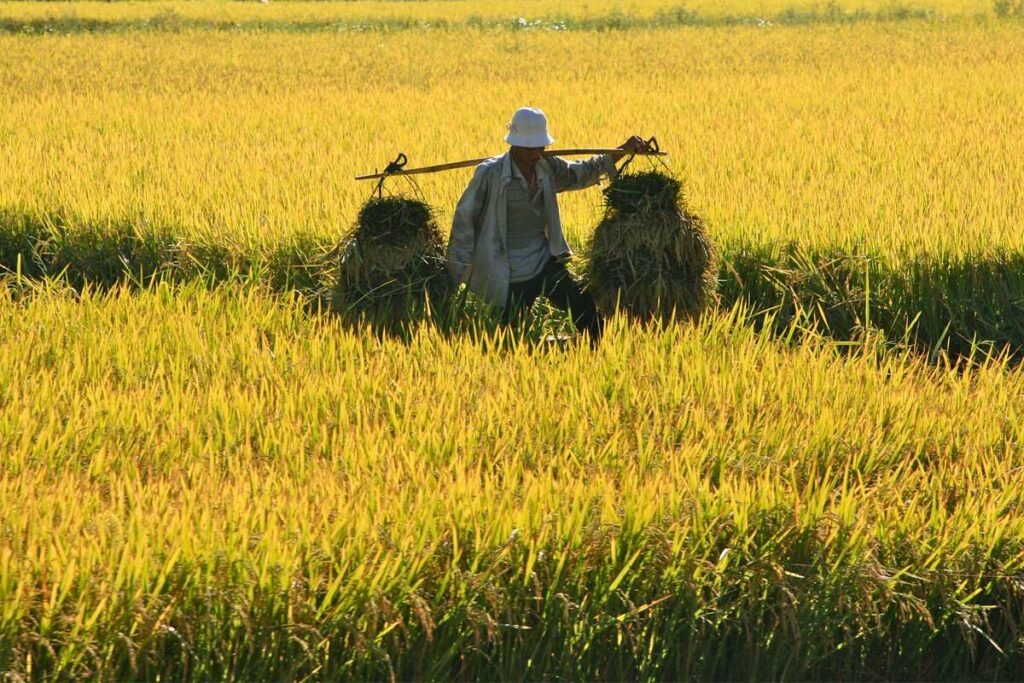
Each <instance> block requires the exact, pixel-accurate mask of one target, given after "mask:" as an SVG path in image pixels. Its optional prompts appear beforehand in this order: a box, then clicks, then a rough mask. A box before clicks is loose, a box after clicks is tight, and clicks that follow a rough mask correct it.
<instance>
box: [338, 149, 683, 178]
mask: <svg viewBox="0 0 1024 683" xmlns="http://www.w3.org/2000/svg"><path fill="white" fill-rule="evenodd" d="M619 152H622V150H621V149H619V148H617V147H614V148H609V147H582V148H577V149H547V150H544V151H543V152H541V155H542V156H546V157H556V156H557V157H562V156H565V157H571V156H580V155H586V154H616V153H619ZM636 154H637V156H659V157H665V156H668V152H662V151H653V150H652V151H649V152H637V153H636ZM493 158H494V157H480V158H479V159H466V160H465V161H452V162H449V163H447V164H436V165H434V166H421V167H419V168H403V169H401V170H399V171H394V172H392V173H369V174H367V175H357V176H356V180H375V179H377V178H384V177H387V176H398V175H416V174H417V173H437V172H439V171H451V170H454V169H456V168H469V167H470V166H478V165H480V164H482V163H483V162H485V161H487V160H488V159H493Z"/></svg>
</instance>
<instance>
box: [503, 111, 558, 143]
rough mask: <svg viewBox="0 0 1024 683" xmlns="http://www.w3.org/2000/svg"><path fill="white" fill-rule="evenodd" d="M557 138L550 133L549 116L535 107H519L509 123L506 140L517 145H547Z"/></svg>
mask: <svg viewBox="0 0 1024 683" xmlns="http://www.w3.org/2000/svg"><path fill="white" fill-rule="evenodd" d="M554 141H555V139H554V138H553V137H551V136H550V135H548V117H546V116H544V112H542V111H541V110H540V109H534V108H533V107H523V108H522V109H517V110H516V113H515V114H513V115H512V123H510V124H508V135H506V136H505V142H507V143H508V144H510V145H515V146H516V147H546V146H547V145H550V144H551V143H552V142H554Z"/></svg>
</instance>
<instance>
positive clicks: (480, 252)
mask: <svg viewBox="0 0 1024 683" xmlns="http://www.w3.org/2000/svg"><path fill="white" fill-rule="evenodd" d="M512 166H514V164H513V163H512V158H511V156H510V155H509V153H508V152H506V153H505V154H502V155H501V156H497V157H493V158H491V159H488V160H487V161H485V162H483V163H482V164H480V165H479V166H477V167H476V172H475V173H474V174H473V179H472V180H471V181H470V182H469V185H468V186H467V187H466V190H465V191H464V192H463V193H462V197H461V198H460V199H459V203H458V205H457V206H456V207H455V215H454V216H453V217H452V231H451V235H450V236H449V238H448V253H447V259H446V260H447V262H448V269H449V270H450V271H451V274H452V276H453V277H454V278H455V279H456V280H457V281H459V282H465V283H466V284H467V285H469V288H470V289H472V290H473V291H474V292H476V293H477V294H479V295H480V296H482V297H483V298H484V300H485V301H486V302H487V303H489V304H493V305H495V306H504V305H505V301H506V299H507V298H508V286H509V275H510V273H511V268H510V264H509V259H508V239H507V238H508V187H509V185H511V184H512V183H513V182H515V179H514V178H513V177H512ZM614 174H615V160H614V159H613V158H612V156H611V155H598V156H594V157H591V158H590V159H587V160H585V161H574V162H567V161H565V160H563V159H559V158H558V157H543V158H542V159H541V160H540V161H539V162H538V163H537V182H538V184H539V185H540V187H541V192H540V195H541V196H542V197H543V202H544V213H545V217H546V220H547V240H548V250H549V251H550V252H551V254H553V255H555V256H559V255H561V254H566V253H571V250H570V249H569V245H568V244H567V243H566V241H565V235H563V233H562V219H561V216H560V215H559V211H558V201H557V199H556V193H558V192H565V191H567V190H582V189H583V188H585V187H590V186H591V185H595V184H597V182H598V180H599V179H600V178H601V176H605V175H607V176H612V175H614Z"/></svg>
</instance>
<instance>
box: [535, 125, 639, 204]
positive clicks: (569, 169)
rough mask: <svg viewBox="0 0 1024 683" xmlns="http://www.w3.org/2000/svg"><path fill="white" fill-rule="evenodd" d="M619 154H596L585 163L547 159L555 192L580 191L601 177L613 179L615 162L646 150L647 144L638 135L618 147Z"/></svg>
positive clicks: (556, 158) (555, 158) (553, 158)
mask: <svg viewBox="0 0 1024 683" xmlns="http://www.w3.org/2000/svg"><path fill="white" fill-rule="evenodd" d="M619 149H621V150H622V151H621V152H614V153H612V154H598V155H596V156H593V157H591V158H589V159H587V160H585V161H572V162H569V161H565V160H564V159H560V158H558V157H548V164H549V167H550V168H551V172H552V174H553V175H554V180H555V191H556V192H564V191H565V190H582V189H583V188H585V187H590V186H591V185H596V184H597V182H598V181H599V180H601V176H608V177H609V178H614V177H615V174H616V172H617V170H616V168H615V162H616V161H618V160H619V159H621V158H622V157H624V156H625V155H627V154H633V153H635V152H639V151H642V150H644V149H647V143H646V142H644V140H643V138H641V137H640V136H638V135H634V136H633V137H631V138H629V139H628V140H626V141H625V142H624V143H622V144H621V145H619Z"/></svg>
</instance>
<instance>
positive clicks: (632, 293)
mask: <svg viewBox="0 0 1024 683" xmlns="http://www.w3.org/2000/svg"><path fill="white" fill-rule="evenodd" d="M604 196H605V213H604V217H603V218H602V220H601V222H600V223H599V224H598V226H597V228H596V229H595V230H594V234H593V236H592V238H591V242H590V245H589V250H588V263H587V271H586V280H587V287H588V289H589V290H590V292H591V294H592V295H593V297H594V299H595V300H596V302H597V305H598V307H600V308H601V309H602V310H603V311H605V312H606V313H610V312H612V311H614V310H616V309H618V310H620V311H622V312H624V313H626V314H627V315H629V316H630V317H632V318H635V319H638V320H645V321H646V320H651V319H654V318H658V319H661V320H671V319H673V318H675V319H677V320H688V319H693V318H696V317H697V316H698V315H700V313H701V311H703V310H704V308H705V307H706V306H707V305H708V304H709V303H711V302H712V301H713V300H714V299H715V269H714V259H715V256H714V249H713V246H712V244H711V241H710V240H709V239H708V236H707V232H706V229H705V225H704V221H703V220H702V219H701V218H700V217H699V216H696V215H694V214H692V213H690V212H689V211H688V210H687V208H686V204H685V201H684V200H683V197H682V193H681V186H680V183H679V181H678V180H675V179H674V178H671V177H669V176H667V175H665V174H663V173H659V172H657V171H647V172H642V173H628V174H622V175H620V176H618V177H617V178H615V179H614V180H613V181H612V182H611V183H610V184H609V186H608V187H607V188H606V189H605V190H604Z"/></svg>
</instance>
